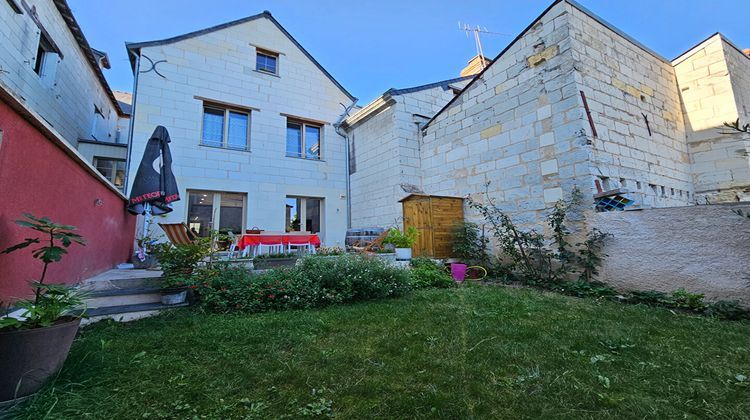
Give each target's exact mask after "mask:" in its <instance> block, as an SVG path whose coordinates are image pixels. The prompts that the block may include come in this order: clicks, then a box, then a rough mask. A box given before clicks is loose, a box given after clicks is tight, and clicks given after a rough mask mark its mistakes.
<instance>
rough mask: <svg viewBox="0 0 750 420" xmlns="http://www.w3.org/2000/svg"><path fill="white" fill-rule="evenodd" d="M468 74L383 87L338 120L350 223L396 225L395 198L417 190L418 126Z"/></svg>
mask: <svg viewBox="0 0 750 420" xmlns="http://www.w3.org/2000/svg"><path fill="white" fill-rule="evenodd" d="M473 62H474V60H472V64H470V65H471V66H473ZM462 73H464V72H462ZM470 79H471V76H466V77H460V78H457V79H450V80H444V81H441V82H437V83H431V84H428V85H423V86H417V87H413V88H406V89H389V90H388V91H386V92H385V93H383V94H382V95H381V96H380V97H378V98H377V99H375V100H374V101H372V102H370V103H369V104H367V105H366V106H364V107H363V108H362V109H360V110H358V111H357V112H355V113H353V115H351V116H349V117H348V118H346V119H345V120H344V124H343V128H344V129H345V130H346V131H347V133H348V135H347V137H348V141H349V174H350V175H349V177H350V189H351V194H350V197H351V209H350V210H351V227H354V228H364V227H389V226H399V225H401V218H402V214H401V203H399V202H398V200H400V199H401V198H403V197H406V196H407V195H408V194H409V193H413V192H418V191H421V185H422V180H421V170H420V168H421V161H420V153H421V152H420V148H421V147H420V142H421V134H420V129H421V126H423V125H424V123H426V122H427V121H428V120H429V119H430V118H431V117H432V116H433V115H435V113H436V112H437V111H439V110H440V108H442V107H443V106H444V105H445V104H446V103H447V102H448V101H449V100H451V99H453V97H454V96H456V95H457V94H458V93H459V92H460V91H461V89H462V88H463V86H465V85H466V83H468V82H469V80H470Z"/></svg>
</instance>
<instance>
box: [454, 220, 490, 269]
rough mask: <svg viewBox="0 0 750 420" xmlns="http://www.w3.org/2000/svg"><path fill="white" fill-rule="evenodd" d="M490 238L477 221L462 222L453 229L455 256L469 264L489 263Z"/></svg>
mask: <svg viewBox="0 0 750 420" xmlns="http://www.w3.org/2000/svg"><path fill="white" fill-rule="evenodd" d="M488 246H489V238H487V237H486V236H485V235H484V231H483V230H482V231H480V229H479V226H478V225H477V224H476V223H471V222H460V223H458V224H457V225H456V226H455V227H454V229H453V245H452V250H453V256H454V257H456V258H459V259H461V261H463V262H465V263H466V264H469V265H485V266H486V265H488V263H489V259H490V258H489V255H488V253H487V247H488Z"/></svg>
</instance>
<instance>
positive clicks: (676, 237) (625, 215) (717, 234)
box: [590, 204, 750, 304]
mask: <svg viewBox="0 0 750 420" xmlns="http://www.w3.org/2000/svg"><path fill="white" fill-rule="evenodd" d="M734 209H743V210H744V211H746V212H747V211H748V209H750V206H748V205H728V204H724V205H710V206H701V205H699V206H689V207H673V208H662V209H646V210H641V211H625V212H609V213H596V214H595V215H594V216H593V217H591V218H590V223H591V226H592V227H595V228H598V229H600V230H602V231H603V232H608V233H611V234H612V235H613V237H612V238H610V239H608V240H607V242H606V245H605V247H604V252H605V253H606V254H607V255H608V256H607V257H606V258H605V260H604V264H603V267H602V269H601V270H600V275H601V277H600V278H601V279H602V280H604V281H605V282H607V283H609V284H611V285H613V286H616V287H618V288H621V289H625V290H659V291H663V292H672V291H674V290H676V289H677V288H680V287H682V288H684V289H686V290H688V291H690V292H694V293H704V294H705V295H706V297H707V298H709V299H714V300H715V299H731V300H740V301H742V302H744V303H745V304H750V289H749V288H747V282H748V279H747V278H746V276H747V274H748V267H749V265H748V264H750V248H748V246H747V244H748V243H750V220H748V219H746V218H743V217H740V216H738V215H737V214H735V213H733V210H734Z"/></svg>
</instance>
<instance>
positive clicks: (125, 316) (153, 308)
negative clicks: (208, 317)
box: [81, 302, 188, 325]
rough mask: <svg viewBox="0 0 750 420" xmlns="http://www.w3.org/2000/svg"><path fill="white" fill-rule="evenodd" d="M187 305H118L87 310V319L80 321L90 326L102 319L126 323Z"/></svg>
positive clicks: (157, 303) (159, 303)
mask: <svg viewBox="0 0 750 420" xmlns="http://www.w3.org/2000/svg"><path fill="white" fill-rule="evenodd" d="M185 306H188V304H187V303H181V304H179V305H162V304H161V302H155V303H139V304H135V305H119V306H109V307H101V308H89V309H87V310H86V315H87V318H84V319H83V320H82V321H81V324H82V325H88V324H92V323H94V322H97V321H101V320H104V319H113V320H115V321H117V322H128V321H133V320H136V319H141V318H147V317H150V316H154V315H157V314H158V313H159V312H160V311H163V310H166V309H174V308H182V307H185Z"/></svg>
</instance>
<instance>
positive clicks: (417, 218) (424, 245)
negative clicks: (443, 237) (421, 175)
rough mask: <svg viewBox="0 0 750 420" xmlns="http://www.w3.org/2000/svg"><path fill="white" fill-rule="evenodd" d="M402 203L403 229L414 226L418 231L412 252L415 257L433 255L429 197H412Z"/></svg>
mask: <svg viewBox="0 0 750 420" xmlns="http://www.w3.org/2000/svg"><path fill="white" fill-rule="evenodd" d="M403 204H404V230H406V229H409V227H411V226H414V227H415V228H417V231H418V232H419V236H418V237H417V241H416V242H415V243H414V246H412V249H411V250H412V253H413V254H414V256H415V257H419V256H422V255H429V256H431V255H433V249H432V221H431V220H432V215H431V209H430V198H429V197H424V198H412V199H409V200H406V201H404V202H403Z"/></svg>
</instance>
